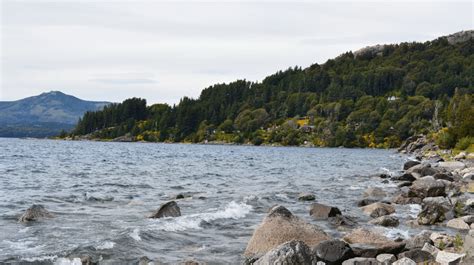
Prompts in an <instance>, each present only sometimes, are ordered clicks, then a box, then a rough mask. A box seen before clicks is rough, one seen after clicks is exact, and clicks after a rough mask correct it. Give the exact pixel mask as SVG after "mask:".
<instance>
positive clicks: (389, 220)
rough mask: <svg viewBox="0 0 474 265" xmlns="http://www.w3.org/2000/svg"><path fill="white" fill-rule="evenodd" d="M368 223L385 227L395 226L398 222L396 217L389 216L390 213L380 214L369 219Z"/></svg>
mask: <svg viewBox="0 0 474 265" xmlns="http://www.w3.org/2000/svg"><path fill="white" fill-rule="evenodd" d="M370 223H371V224H373V225H381V226H386V227H388V226H392V227H395V226H398V225H399V224H400V222H399V221H398V218H397V217H395V216H390V215H384V216H380V217H378V218H376V219H373V220H371V221H370Z"/></svg>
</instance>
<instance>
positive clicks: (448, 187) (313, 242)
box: [19, 136, 474, 265]
mask: <svg viewBox="0 0 474 265" xmlns="http://www.w3.org/2000/svg"><path fill="white" fill-rule="evenodd" d="M399 152H401V153H406V154H408V155H409V156H410V157H413V160H409V161H407V162H406V163H405V164H404V165H403V171H400V174H396V175H390V174H378V175H377V176H374V177H375V178H378V179H379V180H380V181H381V182H382V183H391V184H392V185H396V186H397V188H396V191H391V190H390V191H388V190H385V189H382V188H379V187H369V188H368V189H367V190H365V191H364V193H363V194H361V197H360V198H354V203H353V204H354V207H357V208H358V209H357V210H358V211H360V212H361V213H364V214H365V215H366V216H367V218H368V220H369V221H367V222H365V221H364V222H362V221H360V220H357V219H355V218H353V217H351V216H347V215H345V214H344V213H345V212H346V211H344V209H339V208H337V207H334V206H331V205H325V204H321V203H318V202H316V201H315V199H316V198H315V196H314V195H313V194H311V193H305V194H301V195H300V197H299V198H298V201H302V202H311V205H310V209H309V212H308V214H309V215H310V217H311V219H313V220H317V222H327V223H328V224H329V225H330V226H332V227H334V228H335V229H337V230H338V231H341V233H342V235H341V236H340V237H339V236H338V237H334V236H331V235H330V234H329V233H327V232H325V231H324V230H323V228H321V227H319V226H318V225H316V224H314V223H312V222H311V223H310V222H308V221H306V220H305V219H304V218H301V217H299V216H296V215H295V214H293V213H292V212H291V211H289V210H288V209H287V208H286V207H285V206H284V205H275V206H273V207H271V208H270V209H269V211H268V213H267V214H266V216H265V218H264V219H263V220H262V222H261V223H260V224H259V225H258V227H257V228H256V229H255V231H254V233H253V235H252V237H251V238H250V239H249V241H248V244H247V247H246V249H245V251H244V253H243V256H244V257H245V262H244V264H256V265H264V264H289V265H292V264H295V265H296V264H319V265H323V264H343V265H356V264H396V265H402V264H403V265H405V264H410V265H411V264H474V194H473V193H474V154H465V153H461V154H458V155H456V156H454V155H453V154H452V153H451V151H450V150H440V149H439V148H438V147H437V146H436V145H435V144H434V143H432V142H430V141H428V140H427V139H426V137H424V136H415V137H411V138H410V139H408V140H407V142H405V143H404V144H403V145H402V147H401V148H400V149H399ZM182 198H184V195H181V196H179V195H178V196H177V197H176V198H175V199H182ZM178 202H179V201H178ZM295 203H298V202H297V201H296V200H295ZM404 205H410V206H412V205H413V206H416V207H417V208H419V209H420V211H419V212H417V216H416V218H402V217H400V216H398V215H397V211H398V208H399V207H400V206H404ZM180 215H181V211H180V208H179V205H178V203H177V202H176V201H175V200H172V201H169V202H167V203H165V204H163V205H162V206H161V207H160V208H159V209H158V210H157V211H156V212H155V213H152V214H151V215H150V216H149V218H162V217H177V216H180ZM43 218H54V215H52V214H50V213H49V212H48V211H47V210H46V209H45V208H44V207H42V206H39V205H34V206H33V207H31V208H29V209H28V210H27V211H26V212H25V214H24V215H22V216H21V217H20V218H19V221H20V222H23V223H25V222H31V221H36V220H39V219H43ZM401 225H406V226H409V227H415V228H417V229H419V230H422V231H421V232H420V233H419V234H417V235H414V236H412V237H410V238H402V237H400V238H395V239H393V238H389V237H387V236H386V235H384V233H382V232H381V230H379V229H377V228H383V227H398V226H401ZM63 261H65V262H68V261H69V262H70V263H69V264H81V263H82V264H99V263H100V262H99V261H96V260H93V259H92V258H91V257H89V256H83V257H68V258H64V260H63ZM136 264H140V265H142V264H143V265H145V264H148V265H149V264H162V263H161V262H160V261H153V260H150V259H148V258H147V257H142V258H140V259H139V260H137V261H136ZM181 264H189V265H191V264H205V263H203V262H200V261H194V260H189V261H185V262H182V263H181Z"/></svg>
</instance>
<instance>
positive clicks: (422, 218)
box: [417, 204, 446, 225]
mask: <svg viewBox="0 0 474 265" xmlns="http://www.w3.org/2000/svg"><path fill="white" fill-rule="evenodd" d="M445 213H446V210H445V209H444V208H443V206H441V205H439V204H423V205H422V208H421V212H420V213H419V214H418V218H417V220H418V224H420V225H433V224H436V223H439V222H443V221H444V220H446V215H445Z"/></svg>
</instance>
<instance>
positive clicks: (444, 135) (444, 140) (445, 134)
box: [436, 130, 456, 149]
mask: <svg viewBox="0 0 474 265" xmlns="http://www.w3.org/2000/svg"><path fill="white" fill-rule="evenodd" d="M455 143H456V138H455V137H454V135H452V134H451V133H450V132H449V131H448V130H442V131H440V132H439V133H438V135H437V137H436V144H437V145H439V147H441V148H443V149H448V148H452V147H454V144H455Z"/></svg>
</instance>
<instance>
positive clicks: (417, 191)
mask: <svg viewBox="0 0 474 265" xmlns="http://www.w3.org/2000/svg"><path fill="white" fill-rule="evenodd" d="M408 195H409V196H410V197H419V198H426V197H437V196H445V195H446V193H445V185H444V183H443V182H441V181H439V180H435V179H433V178H421V179H418V180H415V181H414V182H413V184H412V185H411V187H410V191H409V193H408Z"/></svg>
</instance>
